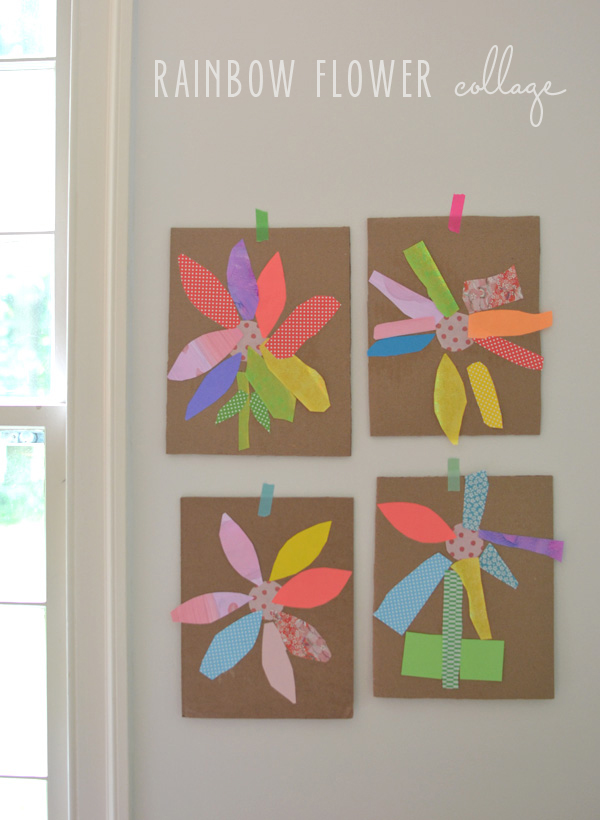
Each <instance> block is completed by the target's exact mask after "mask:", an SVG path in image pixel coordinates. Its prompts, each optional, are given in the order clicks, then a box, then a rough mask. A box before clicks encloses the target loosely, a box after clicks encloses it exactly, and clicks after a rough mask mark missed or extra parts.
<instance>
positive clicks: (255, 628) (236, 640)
mask: <svg viewBox="0 0 600 820" xmlns="http://www.w3.org/2000/svg"><path fill="white" fill-rule="evenodd" d="M261 622H262V615H261V614H260V612H251V613H250V614H249V615H244V617H243V618H240V619H239V621H234V622H233V623H232V624H230V625H229V626H227V627H225V629H222V630H221V631H220V632H217V634H216V635H215V637H214V638H213V639H212V641H211V644H210V646H209V647H208V649H207V651H206V655H205V656H204V658H203V659H202V664H201V666H200V671H201V672H202V674H203V675H206V677H207V678H210V679H211V680H214V679H215V678H216V677H218V676H219V675H222V674H223V672H227V671H228V670H229V669H231V668H232V667H234V666H235V665H236V664H237V663H239V662H240V661H241V659H242V658H243V657H245V656H246V655H247V654H248V652H250V650H251V649H252V647H253V646H254V644H255V643H256V639H257V638H258V633H259V631H260V625H261Z"/></svg>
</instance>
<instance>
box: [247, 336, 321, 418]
mask: <svg viewBox="0 0 600 820" xmlns="http://www.w3.org/2000/svg"><path fill="white" fill-rule="evenodd" d="M261 353H262V355H263V358H264V360H265V363H266V365H267V367H268V368H269V370H270V371H271V373H273V375H274V376H276V377H277V378H278V379H279V381H280V382H281V383H282V384H283V385H284V386H285V387H287V389H288V390H289V391H290V392H291V393H293V394H294V396H295V397H296V398H297V399H298V401H299V402H300V403H301V404H303V405H304V406H305V407H306V409H307V410H310V411H312V412H313V413H324V412H325V410H327V409H328V408H329V407H330V406H331V402H330V401H329V393H328V392H327V386H326V384H325V380H324V379H323V377H322V376H321V374H320V373H319V372H318V371H316V370H315V369H314V368H313V367H309V366H308V365H307V364H304V362H303V361H302V360H301V359H299V358H298V357H297V356H290V357H289V358H288V359H276V358H275V356H273V355H271V353H270V352H269V351H268V350H267V348H266V347H265V346H264V345H263V346H262V347H261Z"/></svg>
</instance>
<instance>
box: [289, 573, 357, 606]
mask: <svg viewBox="0 0 600 820" xmlns="http://www.w3.org/2000/svg"><path fill="white" fill-rule="evenodd" d="M351 575H352V573H351V572H350V571H349V570H346V569H333V568H331V567H318V568H316V569H305V570H304V572H300V573H299V574H298V575H294V577H293V578H290V580H289V581H287V582H286V583H285V584H284V585H283V586H282V587H281V589H280V590H279V591H278V592H277V594H276V595H275V597H274V598H273V602H274V603H275V604H281V605H282V606H291V607H298V608H300V609H304V608H307V609H312V607H315V606H322V605H323V604H327V603H329V601H332V600H333V599H334V598H336V597H337V596H338V595H339V594H340V592H341V591H342V590H343V588H344V587H345V586H346V584H347V583H348V581H349V580H350V576H351Z"/></svg>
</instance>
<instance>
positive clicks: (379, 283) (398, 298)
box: [369, 270, 442, 323]
mask: <svg viewBox="0 0 600 820" xmlns="http://www.w3.org/2000/svg"><path fill="white" fill-rule="evenodd" d="M369 282H370V283H371V284H372V285H373V286H374V287H376V288H377V290H378V291H380V292H381V293H383V295H384V296H385V297H386V298H387V299H389V300H390V302H392V303H393V304H394V305H396V307H397V308H399V309H400V310H401V311H402V313H404V314H405V315H406V316H410V318H411V319H423V318H425V317H430V316H433V318H434V319H435V321H436V323H437V322H439V321H440V319H441V318H442V313H441V312H440V311H439V310H438V309H437V307H436V306H435V305H434V304H433V302H432V301H431V299H427V297H426V296H421V294H420V293H416V292H415V291H414V290H411V289H410V288H407V287H405V286H404V285H401V284H400V283H399V282H396V281H394V279H390V277H389V276H384V275H383V273H379V271H377V270H374V271H373V273H372V274H371V277H370V279H369Z"/></svg>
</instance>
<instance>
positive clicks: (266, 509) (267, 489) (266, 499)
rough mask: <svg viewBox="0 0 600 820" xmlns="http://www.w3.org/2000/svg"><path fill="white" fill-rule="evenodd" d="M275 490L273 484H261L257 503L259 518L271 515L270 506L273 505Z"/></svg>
mask: <svg viewBox="0 0 600 820" xmlns="http://www.w3.org/2000/svg"><path fill="white" fill-rule="evenodd" d="M274 492H275V485H274V484H263V485H262V492H261V494H260V503H259V505H258V514H259V516H260V517H261V518H267V517H268V516H269V515H271V508H272V506H273V494H274Z"/></svg>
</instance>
